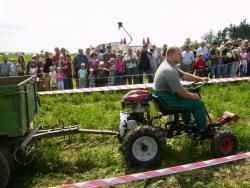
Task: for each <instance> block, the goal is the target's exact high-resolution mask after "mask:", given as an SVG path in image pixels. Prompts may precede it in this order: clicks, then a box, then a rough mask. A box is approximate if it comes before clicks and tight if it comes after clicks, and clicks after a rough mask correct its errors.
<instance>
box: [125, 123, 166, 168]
mask: <svg viewBox="0 0 250 188" xmlns="http://www.w3.org/2000/svg"><path fill="white" fill-rule="evenodd" d="M165 150H166V140H165V137H164V136H163V134H162V133H161V131H160V130H159V129H158V128H155V127H152V126H147V125H145V126H138V127H135V128H134V129H132V130H130V131H129V132H128V133H127V134H126V136H125V137H124V140H123V152H124V157H125V160H126V162H127V164H128V165H129V166H139V167H146V168H147V167H152V166H156V165H159V164H160V163H161V161H162V159H163V157H164V154H165Z"/></svg>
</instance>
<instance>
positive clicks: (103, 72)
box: [96, 61, 109, 87]
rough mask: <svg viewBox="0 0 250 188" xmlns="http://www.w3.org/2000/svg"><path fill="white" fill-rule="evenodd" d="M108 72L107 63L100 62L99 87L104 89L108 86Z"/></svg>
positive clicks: (97, 83) (97, 81)
mask: <svg viewBox="0 0 250 188" xmlns="http://www.w3.org/2000/svg"><path fill="white" fill-rule="evenodd" d="M108 71H109V69H107V68H106V67H105V63H104V62H103V61H100V63H99V65H98V72H97V76H96V78H97V79H96V85H97V87H102V86H105V85H106V84H107V76H108Z"/></svg>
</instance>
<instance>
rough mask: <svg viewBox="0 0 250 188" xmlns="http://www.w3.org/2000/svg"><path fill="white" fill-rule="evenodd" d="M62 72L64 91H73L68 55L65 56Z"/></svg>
mask: <svg viewBox="0 0 250 188" xmlns="http://www.w3.org/2000/svg"><path fill="white" fill-rule="evenodd" d="M62 71H63V73H64V89H73V81H72V68H71V57H70V55H66V61H64V62H63V64H62Z"/></svg>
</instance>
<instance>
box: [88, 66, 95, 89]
mask: <svg viewBox="0 0 250 188" xmlns="http://www.w3.org/2000/svg"><path fill="white" fill-rule="evenodd" d="M88 79H89V87H90V88H91V87H95V86H96V83H95V82H96V76H95V74H94V69H92V68H90V69H89V76H88Z"/></svg>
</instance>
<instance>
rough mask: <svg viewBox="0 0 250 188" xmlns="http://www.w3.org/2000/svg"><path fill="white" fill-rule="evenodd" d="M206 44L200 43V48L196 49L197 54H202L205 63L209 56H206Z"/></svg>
mask: <svg viewBox="0 0 250 188" xmlns="http://www.w3.org/2000/svg"><path fill="white" fill-rule="evenodd" d="M205 46H206V43H205V42H201V43H200V47H199V48H198V49H197V54H198V55H199V54H203V58H204V59H203V60H204V61H207V60H208V59H209V54H208V50H207V49H206V48H205Z"/></svg>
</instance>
